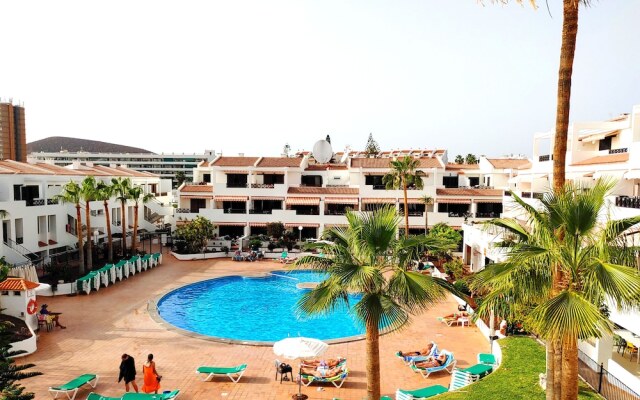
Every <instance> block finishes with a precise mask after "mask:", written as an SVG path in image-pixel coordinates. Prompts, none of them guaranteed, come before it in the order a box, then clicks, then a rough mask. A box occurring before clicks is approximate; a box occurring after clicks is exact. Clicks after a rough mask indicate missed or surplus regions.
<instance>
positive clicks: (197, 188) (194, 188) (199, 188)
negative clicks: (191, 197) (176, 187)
mask: <svg viewBox="0 0 640 400" xmlns="http://www.w3.org/2000/svg"><path fill="white" fill-rule="evenodd" d="M180 192H181V193H182V192H206V193H213V186H209V185H185V186H184V187H183V188H182V189H180Z"/></svg>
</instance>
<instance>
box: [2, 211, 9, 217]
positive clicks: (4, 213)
mask: <svg viewBox="0 0 640 400" xmlns="http://www.w3.org/2000/svg"><path fill="white" fill-rule="evenodd" d="M8 216H9V211H7V210H0V218H7V217H8Z"/></svg>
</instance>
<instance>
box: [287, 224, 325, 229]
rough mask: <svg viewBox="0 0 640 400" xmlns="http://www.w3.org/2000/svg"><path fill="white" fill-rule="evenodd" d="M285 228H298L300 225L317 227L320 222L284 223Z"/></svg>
mask: <svg viewBox="0 0 640 400" xmlns="http://www.w3.org/2000/svg"><path fill="white" fill-rule="evenodd" d="M284 226H285V228H297V227H299V226H301V227H303V228H317V227H319V226H320V224H311V223H299V224H284Z"/></svg>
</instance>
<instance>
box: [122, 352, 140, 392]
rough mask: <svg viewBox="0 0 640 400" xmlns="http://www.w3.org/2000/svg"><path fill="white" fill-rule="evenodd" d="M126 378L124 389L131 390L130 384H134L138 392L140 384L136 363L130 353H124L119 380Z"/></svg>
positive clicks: (134, 388)
mask: <svg viewBox="0 0 640 400" xmlns="http://www.w3.org/2000/svg"><path fill="white" fill-rule="evenodd" d="M123 379H124V390H125V392H128V391H129V384H131V386H133V390H135V391H136V393H138V385H137V384H136V364H135V360H134V359H133V357H131V356H130V355H128V354H126V353H125V354H123V355H122V362H120V375H119V376H118V382H120V381H121V380H123Z"/></svg>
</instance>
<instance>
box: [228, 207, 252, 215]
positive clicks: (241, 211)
mask: <svg viewBox="0 0 640 400" xmlns="http://www.w3.org/2000/svg"><path fill="white" fill-rule="evenodd" d="M224 213H225V214H246V213H247V210H246V209H244V208H225V209H224Z"/></svg>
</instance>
